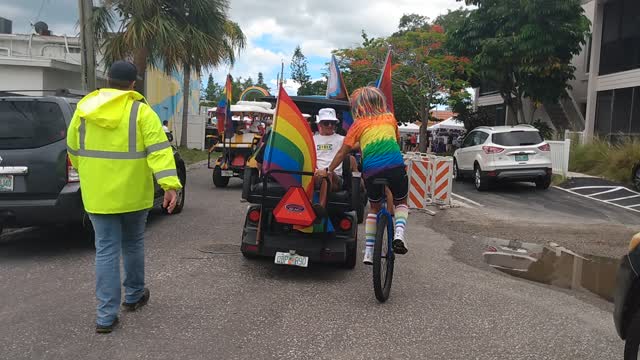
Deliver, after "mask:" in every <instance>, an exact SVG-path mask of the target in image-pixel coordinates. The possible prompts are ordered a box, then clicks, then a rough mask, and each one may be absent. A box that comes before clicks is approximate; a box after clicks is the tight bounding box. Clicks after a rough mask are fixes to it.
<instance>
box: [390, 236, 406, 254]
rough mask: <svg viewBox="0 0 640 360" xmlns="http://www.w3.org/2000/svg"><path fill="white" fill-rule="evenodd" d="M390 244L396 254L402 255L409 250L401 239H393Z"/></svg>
mask: <svg viewBox="0 0 640 360" xmlns="http://www.w3.org/2000/svg"><path fill="white" fill-rule="evenodd" d="M391 245H392V246H393V252H394V253H396V254H399V255H404V254H406V253H408V252H409V250H408V249H407V247H406V246H405V244H404V241H402V240H401V239H395V240H393V242H392V243H391Z"/></svg>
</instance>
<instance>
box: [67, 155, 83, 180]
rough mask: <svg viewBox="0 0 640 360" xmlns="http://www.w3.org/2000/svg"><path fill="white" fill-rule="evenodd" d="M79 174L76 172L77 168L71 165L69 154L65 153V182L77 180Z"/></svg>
mask: <svg viewBox="0 0 640 360" xmlns="http://www.w3.org/2000/svg"><path fill="white" fill-rule="evenodd" d="M79 181H80V175H79V174H78V170H76V168H74V167H73V165H71V160H70V159H69V155H67V182H79Z"/></svg>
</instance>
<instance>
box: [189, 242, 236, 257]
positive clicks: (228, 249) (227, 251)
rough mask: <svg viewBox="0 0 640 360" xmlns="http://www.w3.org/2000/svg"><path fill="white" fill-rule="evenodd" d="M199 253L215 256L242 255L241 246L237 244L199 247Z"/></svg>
mask: <svg viewBox="0 0 640 360" xmlns="http://www.w3.org/2000/svg"><path fill="white" fill-rule="evenodd" d="M198 251H200V252H203V253H207V254H215V255H232V254H239V253H240V246H239V245H236V244H210V245H205V246H202V247H199V248H198Z"/></svg>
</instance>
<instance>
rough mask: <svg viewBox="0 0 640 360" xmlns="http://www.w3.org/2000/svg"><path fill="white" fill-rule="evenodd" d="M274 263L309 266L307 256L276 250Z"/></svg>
mask: <svg viewBox="0 0 640 360" xmlns="http://www.w3.org/2000/svg"><path fill="white" fill-rule="evenodd" d="M274 263H276V264H279V265H290V266H300V267H307V266H309V257H307V256H300V255H297V254H290V253H285V252H277V253H276V259H275V261H274Z"/></svg>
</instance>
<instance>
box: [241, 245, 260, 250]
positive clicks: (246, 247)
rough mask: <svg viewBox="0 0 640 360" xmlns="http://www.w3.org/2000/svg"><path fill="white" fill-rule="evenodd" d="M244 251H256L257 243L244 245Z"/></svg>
mask: <svg viewBox="0 0 640 360" xmlns="http://www.w3.org/2000/svg"><path fill="white" fill-rule="evenodd" d="M244 251H248V252H258V245H244Z"/></svg>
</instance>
